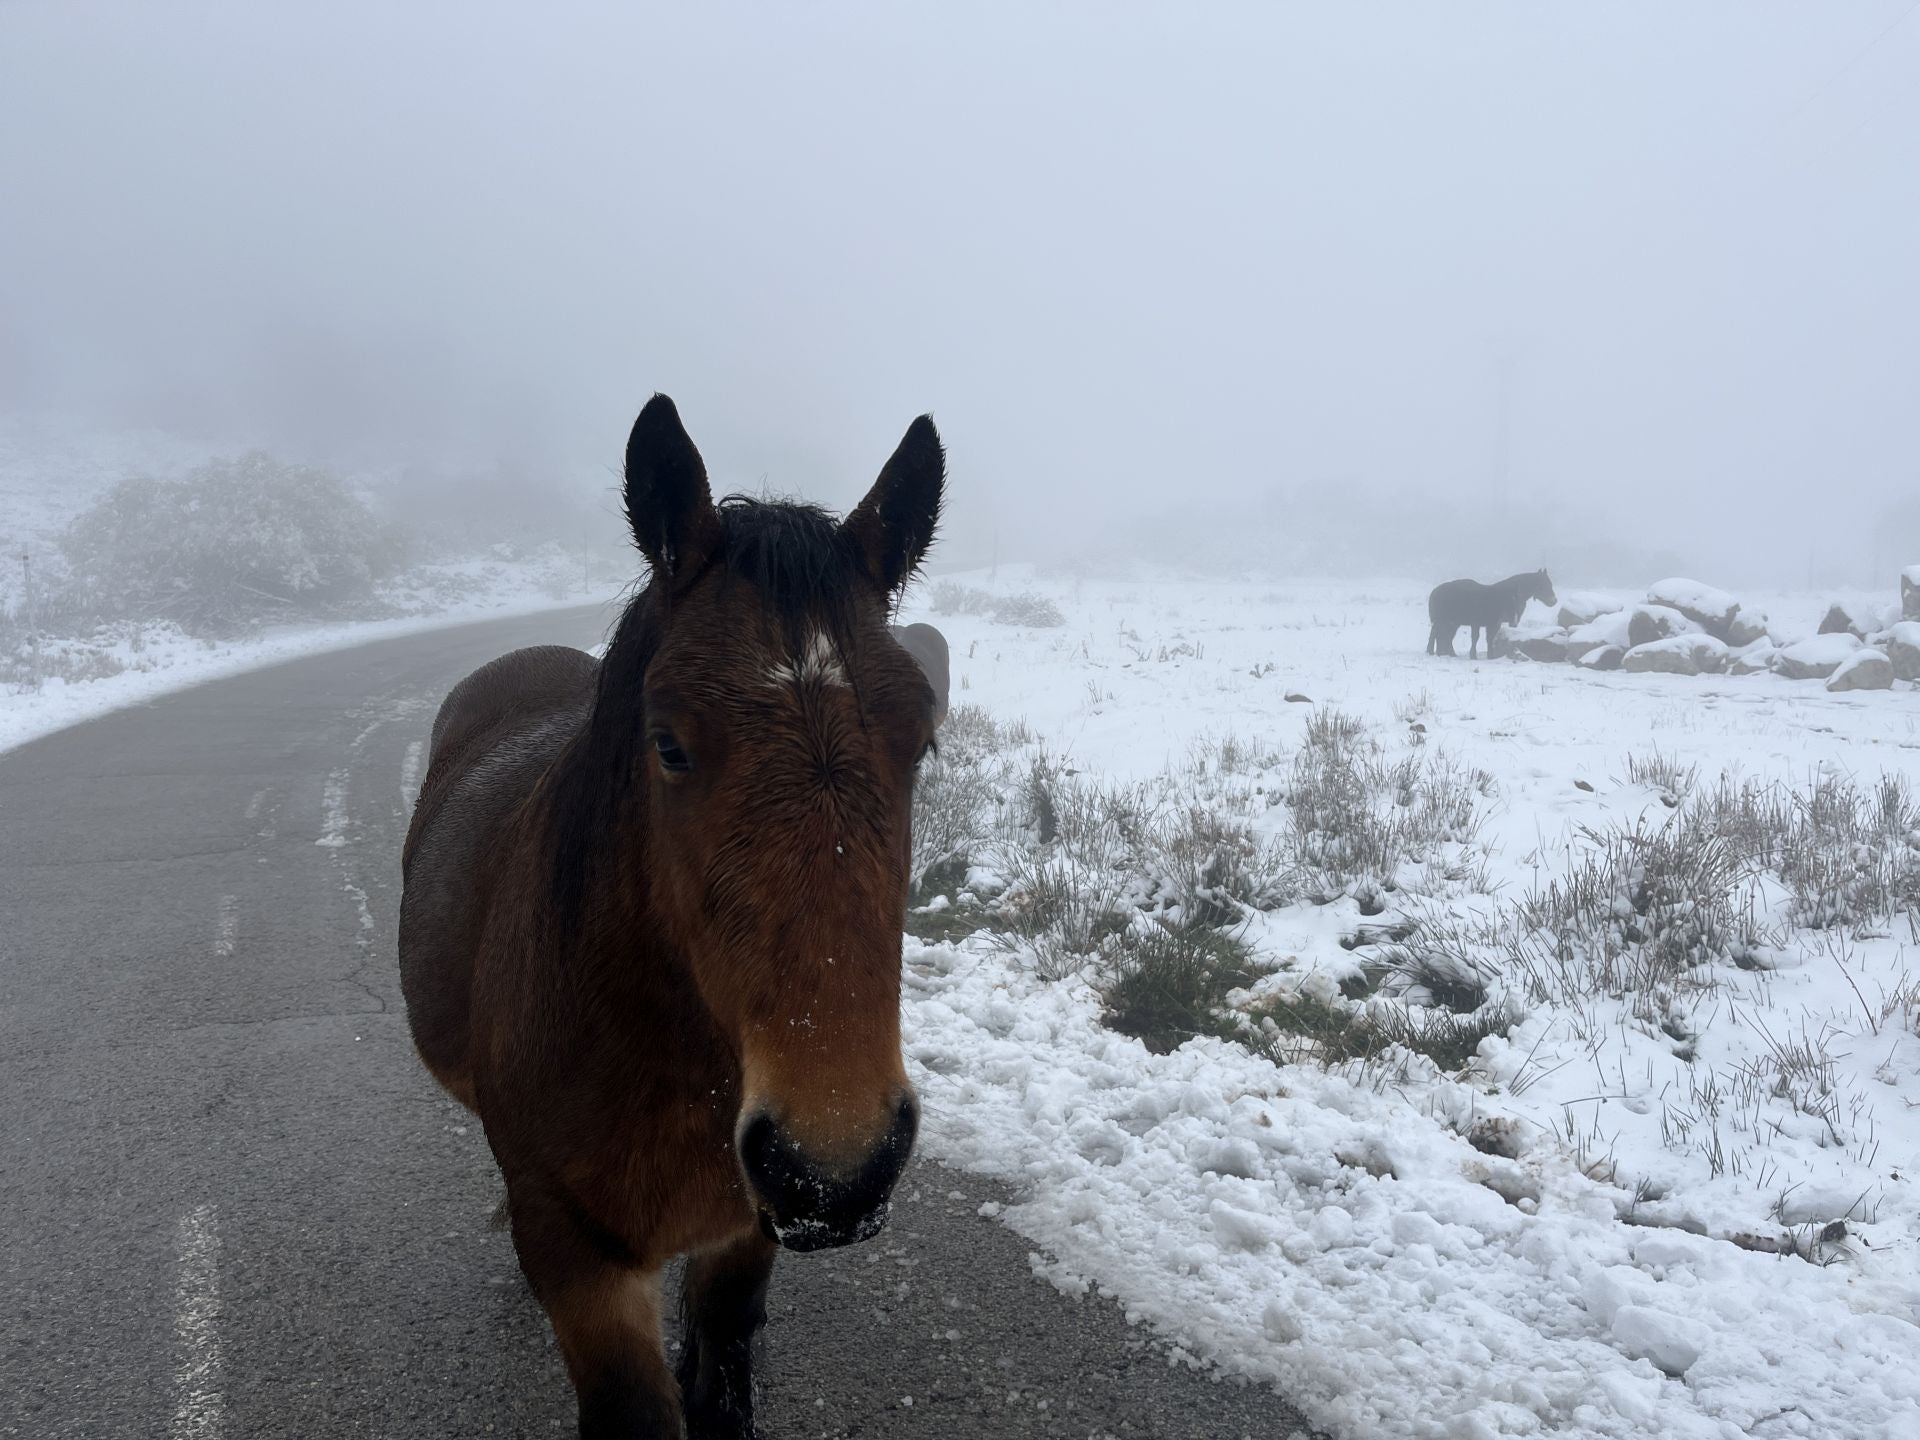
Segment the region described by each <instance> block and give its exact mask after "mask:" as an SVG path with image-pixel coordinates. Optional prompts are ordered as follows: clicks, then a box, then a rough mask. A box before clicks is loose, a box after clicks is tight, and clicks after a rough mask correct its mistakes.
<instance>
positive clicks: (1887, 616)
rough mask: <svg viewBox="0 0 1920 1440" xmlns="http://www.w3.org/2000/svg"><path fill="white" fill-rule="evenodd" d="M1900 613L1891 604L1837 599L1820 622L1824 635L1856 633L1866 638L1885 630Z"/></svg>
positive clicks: (1898, 617) (1821, 631) (1861, 637)
mask: <svg viewBox="0 0 1920 1440" xmlns="http://www.w3.org/2000/svg"><path fill="white" fill-rule="evenodd" d="M1900 618H1901V617H1900V614H1899V612H1898V611H1896V610H1895V609H1894V608H1893V607H1892V606H1890V605H1874V604H1871V603H1867V602H1861V601H1848V600H1836V601H1834V602H1833V604H1832V605H1831V606H1830V607H1829V608H1828V610H1827V613H1826V617H1825V618H1824V619H1823V620H1821V622H1820V633H1821V634H1822V635H1855V636H1858V637H1859V638H1860V639H1862V640H1864V639H1866V638H1867V637H1868V636H1869V635H1873V634H1875V633H1877V632H1879V631H1881V630H1885V629H1886V628H1887V627H1888V626H1889V625H1891V624H1893V622H1894V621H1896V620H1898V619H1900Z"/></svg>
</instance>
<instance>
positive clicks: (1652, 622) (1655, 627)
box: [1627, 605, 1700, 648]
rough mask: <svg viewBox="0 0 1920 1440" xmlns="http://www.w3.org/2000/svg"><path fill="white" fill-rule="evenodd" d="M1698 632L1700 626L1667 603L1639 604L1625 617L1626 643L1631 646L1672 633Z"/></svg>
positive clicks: (1637, 645)
mask: <svg viewBox="0 0 1920 1440" xmlns="http://www.w3.org/2000/svg"><path fill="white" fill-rule="evenodd" d="M1698 633H1700V626H1699V625H1698V624H1697V623H1696V622H1695V621H1692V620H1689V619H1688V618H1687V617H1686V616H1684V615H1682V614H1681V613H1680V612H1679V611H1678V610H1675V609H1673V608H1672V607H1671V606H1667V605H1640V606H1636V607H1635V608H1634V611H1633V613H1632V615H1630V616H1629V617H1628V619H1627V643H1628V645H1629V646H1632V647H1635V648H1637V647H1639V646H1641V645H1648V644H1651V643H1652V642H1653V641H1655V640H1665V639H1668V638H1670V637H1671V636H1674V635H1694V634H1698Z"/></svg>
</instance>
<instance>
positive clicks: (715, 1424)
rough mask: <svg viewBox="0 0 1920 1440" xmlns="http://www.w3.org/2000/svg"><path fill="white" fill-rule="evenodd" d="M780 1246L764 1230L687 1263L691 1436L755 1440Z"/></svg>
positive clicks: (685, 1393) (685, 1397) (684, 1334)
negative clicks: (759, 1360) (760, 1362)
mask: <svg viewBox="0 0 1920 1440" xmlns="http://www.w3.org/2000/svg"><path fill="white" fill-rule="evenodd" d="M778 1253H779V1252H778V1250H777V1249H776V1247H775V1246H774V1244H773V1242H771V1241H770V1240H767V1239H766V1238H764V1237H763V1236H762V1235H761V1234H760V1232H759V1231H757V1230H754V1231H749V1232H748V1233H747V1234H745V1235H743V1236H742V1237H741V1238H740V1239H738V1240H735V1241H733V1242H731V1243H730V1244H727V1245H722V1246H721V1247H719V1248H718V1249H715V1250H709V1251H707V1252H706V1253H705V1254H703V1255H696V1256H694V1257H693V1258H692V1259H690V1260H689V1261H688V1262H687V1283H686V1290H685V1292H684V1295H683V1298H682V1314H683V1316H684V1323H683V1325H682V1330H681V1336H680V1363H679V1365H678V1366H677V1367H676V1368H677V1371H678V1373H679V1376H680V1399H681V1403H682V1405H683V1406H684V1407H685V1409H686V1416H687V1435H688V1437H689V1440H753V1437H754V1435H755V1434H756V1433H757V1432H756V1431H755V1430H754V1428H753V1340H754V1336H756V1335H757V1334H759V1332H760V1327H761V1326H763V1325H765V1324H766V1323H767V1280H768V1278H769V1277H770V1276H771V1275H772V1274H773V1261H774V1256H775V1255H776V1254H778Z"/></svg>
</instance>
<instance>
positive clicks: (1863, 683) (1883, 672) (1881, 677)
mask: <svg viewBox="0 0 1920 1440" xmlns="http://www.w3.org/2000/svg"><path fill="white" fill-rule="evenodd" d="M1892 685H1893V662H1892V661H1891V660H1889V659H1888V658H1887V657H1886V656H1884V655H1882V654H1881V653H1880V652H1879V651H1878V650H1874V649H1870V648H1867V647H1864V646H1863V647H1862V648H1861V649H1858V650H1856V651H1854V652H1853V654H1851V655H1849V656H1848V657H1847V658H1846V659H1845V660H1843V661H1841V662H1840V668H1839V669H1838V670H1835V671H1834V672H1833V674H1831V675H1829V676H1828V677H1827V689H1829V690H1835V691H1838V690H1886V689H1889V688H1891V687H1892Z"/></svg>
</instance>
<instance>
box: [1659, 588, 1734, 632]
mask: <svg viewBox="0 0 1920 1440" xmlns="http://www.w3.org/2000/svg"><path fill="white" fill-rule="evenodd" d="M1647 603H1648V604H1649V605H1657V606H1660V607H1662V608H1664V609H1667V610H1677V611H1679V612H1680V613H1681V614H1682V615H1684V616H1686V617H1687V619H1689V620H1691V621H1692V622H1693V623H1694V624H1696V625H1698V626H1699V627H1700V628H1701V629H1702V630H1704V631H1706V632H1707V633H1708V634H1709V635H1711V636H1713V637H1714V638H1715V639H1716V640H1725V639H1727V638H1728V629H1729V627H1730V626H1731V625H1732V624H1733V617H1734V616H1735V615H1736V614H1738V613H1739V610H1740V602H1739V601H1738V600H1736V599H1734V597H1733V596H1731V595H1729V594H1728V593H1727V592H1726V591H1724V590H1716V589H1715V588H1714V587H1713V586H1711V585H1703V584H1701V583H1700V582H1699V581H1698V580H1686V579H1682V578H1680V577H1678V576H1675V577H1674V578H1673V579H1670V580H1662V581H1661V582H1660V583H1659V584H1657V585H1655V586H1652V587H1651V588H1650V589H1649V590H1648V591H1647Z"/></svg>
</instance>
